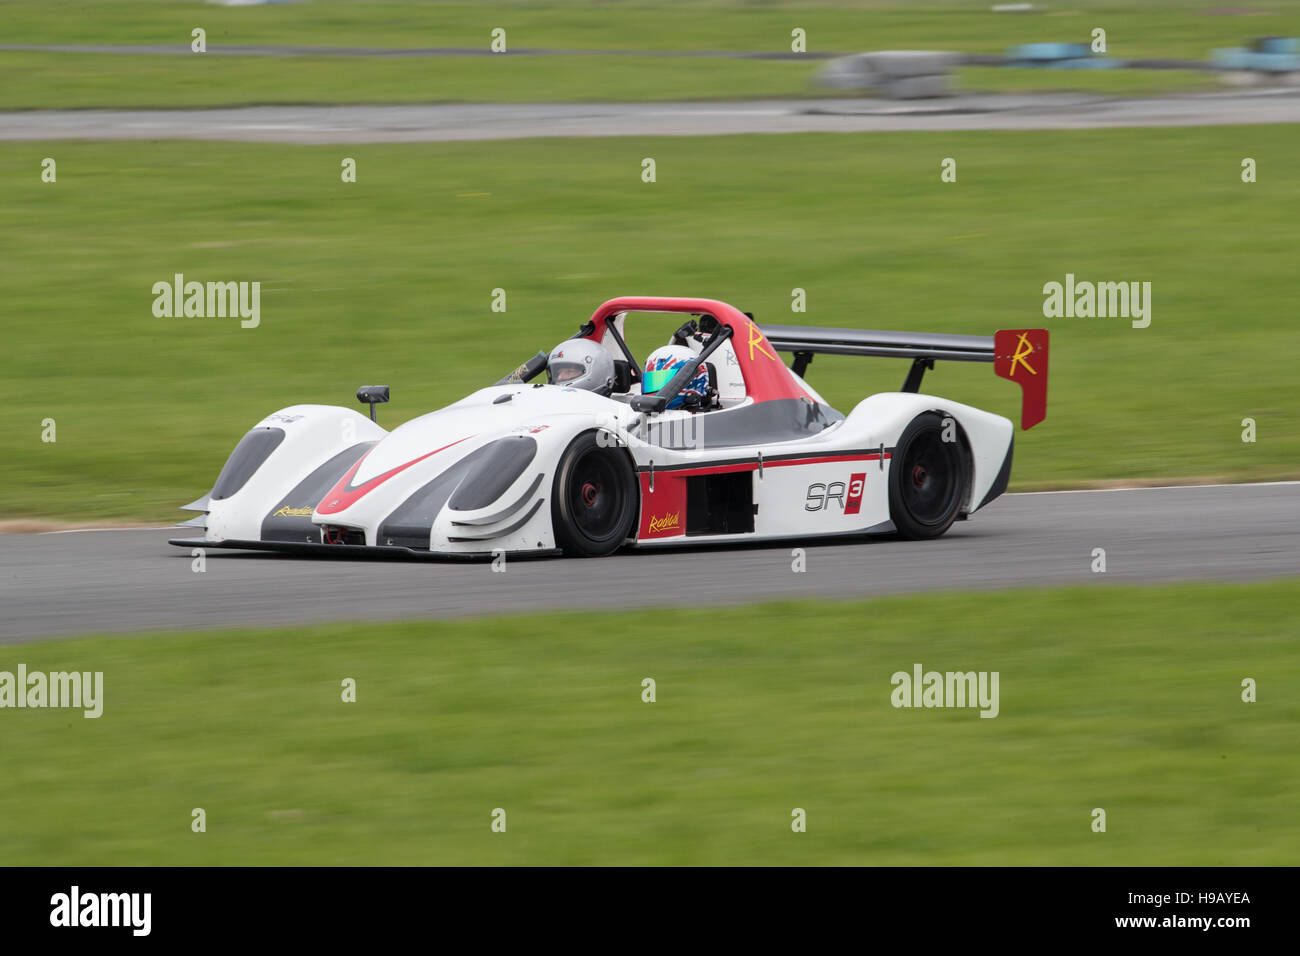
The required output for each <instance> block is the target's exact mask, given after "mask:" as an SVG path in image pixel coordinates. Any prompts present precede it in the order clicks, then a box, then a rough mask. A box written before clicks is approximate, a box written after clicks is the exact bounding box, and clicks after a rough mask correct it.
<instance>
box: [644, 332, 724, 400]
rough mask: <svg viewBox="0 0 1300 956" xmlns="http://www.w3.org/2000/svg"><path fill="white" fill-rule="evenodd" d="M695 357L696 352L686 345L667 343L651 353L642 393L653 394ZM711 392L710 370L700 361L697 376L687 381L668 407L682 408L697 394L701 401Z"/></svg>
mask: <svg viewBox="0 0 1300 956" xmlns="http://www.w3.org/2000/svg"><path fill="white" fill-rule="evenodd" d="M694 358H695V353H694V352H692V351H691V350H690V349H688V348H686V346H684V345H665V346H663V347H662V348H657V349H655V350H654V351H653V352H651V353H650V357H649V358H648V359H646V362H645V371H644V372H643V373H642V374H641V394H642V395H653V394H654V393H655V392H657V391H659V389H661V388H663V387H664V386H665V385H667V384H668V383H669V382H671V381H672V379H673V376H675V375H676V374H677V373H678V372H679V371H681V368H682V366H683V365H685V364H686V363H687V362H689V361H691V360H692V359H694ZM708 394H709V370H708V369H707V368H705V367H704V363H703V362H701V363H700V367H699V368H698V369H696V370H695V376H694V377H693V378H692V379H691V380H690V381H689V382H687V383H686V385H685V386H684V387H683V388H682V390H681V391H680V392H678V393H677V394H676V395H674V396H673V397H672V400H671V401H670V402H669V403H668V405H667V407H668V408H681V407H682V406H683V405H685V404H686V402H687V401H688V400H689V399H690V398H691V397H692V396H695V397H696V398H698V399H699V400H700V401H703V400H704V398H705V397H706V396H707V395H708Z"/></svg>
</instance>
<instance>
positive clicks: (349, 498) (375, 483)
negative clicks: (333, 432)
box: [316, 435, 473, 515]
mask: <svg viewBox="0 0 1300 956" xmlns="http://www.w3.org/2000/svg"><path fill="white" fill-rule="evenodd" d="M472 437H473V436H472V435H466V436H465V437H464V438H460V439H457V440H456V441H454V442H452V443H451V445H443V446H442V447H441V448H435V449H434V450H433V451H431V452H429V453H428V454H427V455H421V456H420V457H419V458H413V459H411V460H410V461H408V462H407V463H406V464H404V465H398V466H397V467H396V468H393V469H390V470H389V471H386V472H384V473H383V474H382V475H376V476H375V477H373V478H371V479H370V480H369V481H367V482H365V483H364V484H360V485H358V486H357V487H355V488H353V487H352V479H353V478H355V477H356V475H357V472H358V471H359V470H360V469H361V463H362V462H364V461H365V460H366V459H367V458H369V457H370V452H366V453H365V454H364V455H362V456H361V458H360V460H358V461H357V463H356V464H355V465H353V466H352V467H351V468H349V469H348V473H347V474H346V475H344V476H343V477H342V478H340V479H339V482H338V484H336V485H335V486H334V487H333V488H331V489H330V491H329V493H328V494H327V495H326V496H325V497H324V498H322V499H321V501H320V504H318V505H317V506H316V511H317V512H318V513H319V514H323V515H332V514H338V513H339V512H340V511H345V510H347V509H348V508H351V507H352V506H353V505H354V504H356V503H357V501H359V500H360V499H361V498H362V497H364V496H365V495H367V494H369V493H370V492H372V491H374V490H375V489H376V488H378V487H379V486H380V485H382V484H383V483H384V482H385V481H387V480H388V479H389V478H392V477H393V476H394V475H396V474H400V473H401V472H403V471H406V469H408V468H410V467H411V466H412V465H416V464H419V463H420V462H422V461H424V459H426V458H431V457H433V456H434V455H436V454H438V452H440V451H446V450H447V449H448V448H451V447H452V445H459V444H460V443H461V442H463V441H468V440H469V439H470V438H472Z"/></svg>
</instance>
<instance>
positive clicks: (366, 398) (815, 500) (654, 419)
mask: <svg viewBox="0 0 1300 956" xmlns="http://www.w3.org/2000/svg"><path fill="white" fill-rule="evenodd" d="M643 313H670V314H671V313H676V314H677V315H676V318H674V319H673V320H671V322H672V324H673V325H674V326H676V325H677V323H679V322H681V320H682V319H683V318H687V321H686V322H685V323H684V324H681V325H680V326H679V327H676V331H675V332H674V333H673V335H672V340H671V343H670V345H669V346H667V347H665V348H662V349H659V350H656V352H655V353H654V354H653V355H652V356H651V357H650V359H649V361H647V362H646V363H645V364H644V365H643V364H642V363H641V362H639V361H638V360H637V359H636V357H635V356H633V354H632V352H631V350H630V349H629V348H628V346H627V344H626V340H625V338H624V334H623V332H624V323H625V322H626V321H627V318H628V316H629V315H633V314H636V315H638V316H640V315H641V314H643ZM637 321H652V320H651V319H647V318H639V319H638V320H637ZM1047 346H1048V336H1047V332H1046V331H1044V330H1042V329H1019V330H1013V331H1003V332H998V333H997V335H996V336H994V337H991V338H984V337H980V336H969V335H933V334H924V333H908V332H871V331H863V330H858V329H830V328H812V327H800V326H766V327H763V328H760V327H759V326H758V325H756V324H755V323H754V321H753V318H752V316H750V315H748V314H746V313H744V312H741V311H739V310H737V309H736V308H734V307H732V306H730V305H727V304H726V303H724V302H718V301H716V300H713V299H680V298H656V297H625V298H618V299H611V300H610V301H608V302H606V303H604V304H603V305H602V306H600V308H598V309H597V310H596V312H595V313H594V314H593V315H592V317H591V320H590V321H589V322H587V323H585V324H584V325H583V326H582V327H581V328H580V329H579V330H578V333H577V334H576V335H575V336H574V337H573V338H571V339H568V340H566V341H565V342H562V343H561V344H560V345H559V346H557V347H556V348H555V349H554V350H552V352H551V353H550V354H549V355H548V354H547V353H544V352H539V353H538V354H537V355H536V356H535V357H534V358H532V359H530V360H529V361H528V362H526V363H524V364H523V365H521V366H520V367H519V368H517V369H516V370H515V371H514V372H513V373H512V374H511V375H509V376H507V377H506V378H504V379H502V380H501V381H500V382H498V383H496V384H495V385H492V386H489V387H487V388H483V389H480V390H479V391H477V392H474V393H473V394H472V395H469V396H467V397H466V398H463V399H461V400H460V401H458V402H456V403H454V404H452V405H448V406H447V407H446V408H443V409H440V410H438V411H435V412H430V413H428V414H426V415H421V416H419V417H417V418H414V419H412V420H411V421H408V422H406V423H405V424H404V425H401V426H399V427H397V428H394V429H393V430H392V431H391V432H390V431H385V430H384V429H383V428H381V427H380V426H379V425H378V424H376V422H375V420H374V419H375V404H376V403H379V402H386V401H388V388H387V386H374V387H366V388H362V389H361V390H360V391H359V392H358V393H357V397H358V399H359V400H361V401H362V402H365V403H369V404H370V417H369V418H367V417H366V416H365V415H363V414H361V413H359V412H357V411H355V410H353V409H350V408H343V407H339V406H331V405H294V406H291V407H289V408H284V409H281V410H280V411H278V412H275V413H273V414H271V415H268V416H267V417H266V418H264V419H262V421H260V422H258V423H257V425H256V426H254V428H253V429H252V430H251V431H250V432H248V434H246V435H245V436H244V437H243V439H242V440H241V441H240V442H239V444H238V445H237V446H236V448H235V450H234V451H233V452H232V453H231V455H230V458H229V459H228V460H227V462H226V465H225V467H224V468H223V469H222V470H221V474H220V476H219V477H218V478H217V481H216V484H215V485H214V486H213V488H212V490H211V492H209V493H208V494H206V495H204V496H203V497H202V498H200V499H199V500H198V501H195V502H193V503H191V504H189V505H186V506H185V508H186V509H188V510H192V511H200V512H203V514H202V515H200V516H198V517H197V518H194V519H192V520H191V521H189V522H187V524H188V525H192V526H197V527H201V528H202V529H203V536H202V537H195V538H179V539H174V540H172V541H171V543H172V544H174V545H179V546H181V547H186V548H192V547H207V548H212V547H222V548H254V549H261V550H272V551H288V552H301V553H340V552H364V553H371V554H391V555H408V556H421V557H439V558H454V557H462V558H470V557H487V556H492V555H495V554H501V553H506V554H511V555H515V554H520V553H528V554H547V553H564V554H569V555H580V556H587V557H594V556H599V555H606V554H610V553H612V552H614V551H616V550H618V549H619V548H621V547H624V546H629V547H638V548H659V547H669V546H673V545H682V544H718V543H724V542H734V541H771V540H778V539H799V538H817V537H827V536H833V535H862V534H871V533H897V534H898V535H900V536H902V537H905V538H934V537H938V536H939V535H941V534H943V533H944V532H945V531H947V530H948V528H949V527H950V526H951V524H952V523H953V521H955V520H960V519H964V518H965V517H967V516H968V515H970V514H973V513H974V512H976V511H978V510H979V509H980V508H983V507H984V506H985V505H987V504H988V503H989V502H990V501H992V500H993V499H994V498H996V497H997V496H998V495H1000V494H1002V492H1003V491H1004V490H1006V487H1007V480H1008V477H1009V475H1010V471H1011V452H1012V444H1013V441H1012V435H1013V432H1014V426H1013V425H1012V423H1011V422H1010V421H1009V420H1008V419H1006V418H1003V417H1002V416H1000V415H993V414H990V413H989V412H985V411H981V410H979V409H977V408H972V407H970V406H969V405H963V404H960V403H958V402H954V401H950V400H949V399H944V398H937V397H934V396H931V395H924V394H921V393H920V391H919V389H920V385H921V379H922V376H923V374H924V372H925V370H926V369H928V368H932V367H933V364H934V361H935V360H936V359H952V360H957V361H967V362H992V363H994V370H995V371H996V373H997V374H998V375H1001V376H1002V377H1004V378H1009V379H1011V380H1012V381H1014V382H1018V383H1019V384H1021V386H1022V388H1023V402H1022V413H1021V425H1022V427H1024V428H1029V427H1031V426H1032V425H1034V424H1036V423H1037V422H1038V421H1041V420H1042V418H1043V416H1044V414H1045V411H1046V388H1047V357H1048V356H1047ZM778 352H789V353H792V354H793V357H794V361H793V366H792V367H787V366H786V365H785V364H784V363H783V362H782V361H780V360H779V359H778V358H777V353H778ZM819 353H833V354H844V355H869V356H891V357H898V358H906V359H911V360H912V365H911V370H910V372H909V374H908V376H907V380H906V382H905V383H904V385H903V387H902V390H901V391H898V392H883V393H880V394H876V395H871V396H869V397H867V398H864V399H863V400H862V401H860V402H859V403H858V404H857V405H856V406H855V407H854V408H853V409H852V411H850V412H849V413H848V414H847V415H844V414H841V413H840V412H838V411H836V410H835V409H834V408H832V407H831V406H830V405H828V404H827V403H826V401H825V400H824V399H823V398H822V397H821V396H820V395H819V394H818V393H817V392H816V390H815V389H813V388H812V386H810V385H809V384H808V383H807V382H806V381H805V380H804V375H805V373H806V371H807V368H808V364H809V363H810V362H811V361H812V357H813V356H814V355H816V354H819ZM543 373H545V375H543Z"/></svg>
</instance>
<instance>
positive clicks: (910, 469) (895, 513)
mask: <svg viewBox="0 0 1300 956" xmlns="http://www.w3.org/2000/svg"><path fill="white" fill-rule="evenodd" d="M944 421H945V418H944V416H942V415H939V414H938V413H937V412H926V413H925V414H923V415H918V416H916V418H914V419H912V421H911V422H910V423H909V424H908V426H907V428H905V429H903V434H902V437H901V438H899V439H898V444H897V445H896V446H895V448H894V457H893V462H892V463H891V465H890V468H889V516H890V518H891V519H893V522H894V527H895V528H897V529H898V533H899V534H900V535H901V536H902V537H904V538H912V539H920V538H937V537H939V535H941V534H943V533H944V532H945V531H947V530H948V529H949V528H950V527H951V526H952V523H953V521H955V520H956V519H957V513H958V511H960V510H961V506H962V502H963V501H964V500H965V497H966V475H967V474H968V472H969V470H970V469H969V465H968V460H967V459H968V456H967V453H966V446H965V444H964V443H963V442H962V437H961V434H960V433H959V431H958V428H957V424H956V422H951V423H950V425H949V427H948V428H947V429H945V427H944ZM945 432H946V433H947V434H946V435H945ZM945 437H948V438H950V439H951V441H944V438H945Z"/></svg>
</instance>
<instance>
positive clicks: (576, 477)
mask: <svg viewBox="0 0 1300 956" xmlns="http://www.w3.org/2000/svg"><path fill="white" fill-rule="evenodd" d="M568 499H569V514H571V515H572V516H573V526H574V527H575V528H576V529H577V530H578V531H579V532H581V533H582V535H583V536H584V537H586V538H588V539H590V540H591V541H608V540H609V539H610V538H611V537H613V536H615V535H617V534H621V533H622V531H623V528H622V526H621V525H622V518H623V489H622V487H621V485H620V481H619V473H618V470H617V469H616V468H615V467H614V463H613V462H612V461H610V458H609V456H608V455H606V454H603V453H598V452H596V451H589V452H587V453H586V454H585V455H583V456H582V457H581V458H579V459H578V460H577V461H576V462H574V464H573V471H572V473H571V474H570V476H569V488H568Z"/></svg>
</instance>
